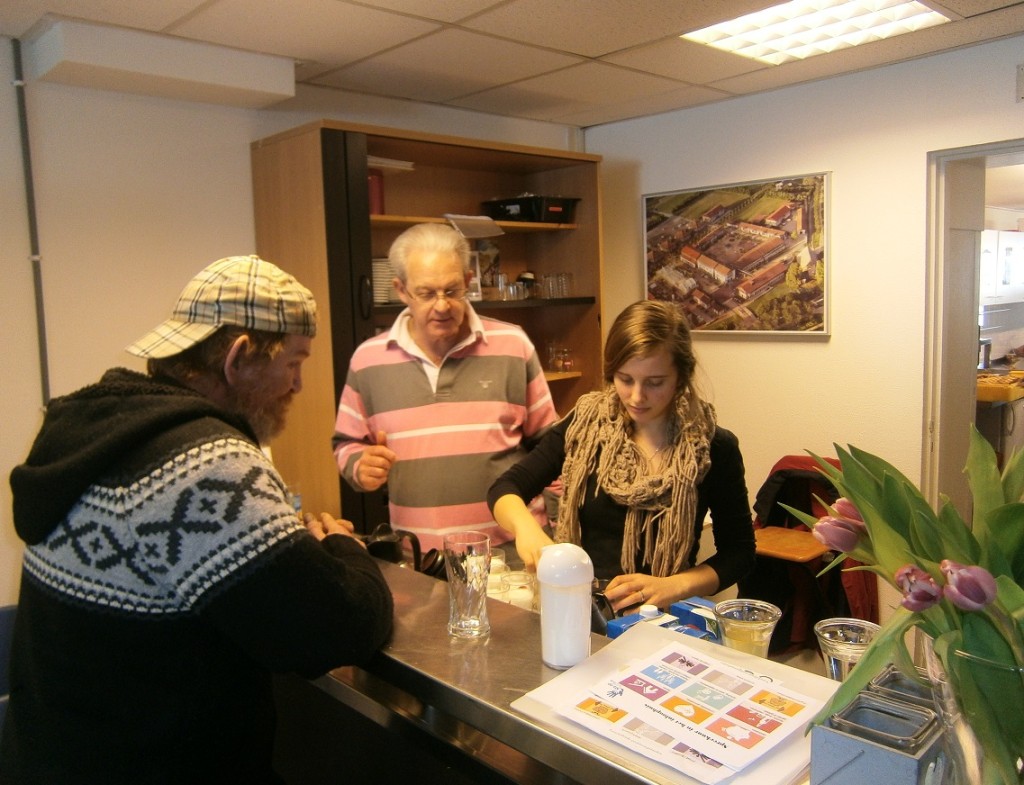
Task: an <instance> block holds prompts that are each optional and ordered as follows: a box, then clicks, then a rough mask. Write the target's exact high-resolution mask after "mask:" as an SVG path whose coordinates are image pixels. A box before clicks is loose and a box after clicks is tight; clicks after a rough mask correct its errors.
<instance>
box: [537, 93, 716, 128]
mask: <svg viewBox="0 0 1024 785" xmlns="http://www.w3.org/2000/svg"><path fill="white" fill-rule="evenodd" d="M732 97H733V96H732V95H730V94H729V93H725V92H722V91H721V90H712V89H709V88H706V87H681V88H679V89H678V90H670V91H669V92H667V93H659V94H658V95H650V96H645V97H643V98H637V99H635V100H632V101H620V102H617V103H615V104H611V105H609V106H600V107H595V108H592V109H585V110H583V111H579V112H569V113H566V114H564V115H553V116H552V117H551V118H550V120H551V121H552V122H557V123H565V124H567V125H575V126H579V127H581V128H586V127H587V126H591V125H601V124H602V123H613V122H616V121H618V120H628V119H632V118H635V117H648V116H650V115H655V114H661V113H663V112H671V111H675V110H677V109H685V108H687V107H691V106H701V105H703V104H709V103H713V102H715V101H721V100H723V99H725V98H732Z"/></svg>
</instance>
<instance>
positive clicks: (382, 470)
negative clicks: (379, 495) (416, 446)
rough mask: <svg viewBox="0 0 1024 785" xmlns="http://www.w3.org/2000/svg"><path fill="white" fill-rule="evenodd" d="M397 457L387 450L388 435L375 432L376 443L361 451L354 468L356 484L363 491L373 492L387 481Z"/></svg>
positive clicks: (392, 451) (382, 432)
mask: <svg viewBox="0 0 1024 785" xmlns="http://www.w3.org/2000/svg"><path fill="white" fill-rule="evenodd" d="M397 459H398V456H397V455H396V454H395V452H394V450H391V449H389V448H388V435H387V434H386V433H384V431H377V443H376V444H372V445H370V446H369V447H367V448H366V449H365V450H363V454H362V456H360V458H359V465H358V466H357V467H356V482H357V483H359V487H360V488H362V489H363V490H364V491H375V490H377V489H378V488H380V487H381V486H382V485H384V483H386V482H387V481H388V474H390V472H391V467H392V466H393V465H394V463H395V461H396V460H397Z"/></svg>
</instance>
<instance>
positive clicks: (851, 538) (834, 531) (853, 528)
mask: <svg viewBox="0 0 1024 785" xmlns="http://www.w3.org/2000/svg"><path fill="white" fill-rule="evenodd" d="M864 530H865V529H864V524H863V523H858V522H856V521H851V520H849V519H848V518H837V517H835V516H834V515H826V516H824V517H823V518H819V519H818V522H817V523H816V524H814V528H813V529H812V530H811V534H813V535H814V539H816V540H817V541H818V542H820V543H821V544H822V545H824V546H826V547H828V548H831V549H832V550H834V551H842V552H843V553H848V552H850V551H852V550H853V549H854V548H856V547H857V544H858V543H859V542H860V535H861V533H862V532H864Z"/></svg>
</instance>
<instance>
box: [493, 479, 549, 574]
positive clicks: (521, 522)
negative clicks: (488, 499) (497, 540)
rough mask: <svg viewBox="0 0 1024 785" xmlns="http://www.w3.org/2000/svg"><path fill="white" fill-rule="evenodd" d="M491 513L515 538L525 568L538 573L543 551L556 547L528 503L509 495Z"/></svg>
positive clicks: (502, 498)
mask: <svg viewBox="0 0 1024 785" xmlns="http://www.w3.org/2000/svg"><path fill="white" fill-rule="evenodd" d="M491 512H492V513H493V514H494V520H495V521H497V523H498V525H499V526H500V527H501V528H503V529H504V530H505V531H507V532H509V533H511V534H512V536H513V537H515V540H516V553H518V554H519V558H520V559H522V560H523V566H524V567H525V568H526V569H527V570H529V571H530V572H536V571H537V562H538V561H539V560H540V551H541V549H542V548H546V547H547V546H548V545H554V541H553V540H552V539H551V538H550V537H548V536H547V535H546V534H545V533H544V530H543V529H541V527H540V525H539V524H538V523H537V519H536V518H534V517H533V513H532V512H530V511H529V509H527V507H526V503H525V502H524V501H523V500H522V499H520V498H519V497H518V496H516V495H515V494H514V493H507V494H505V495H504V496H502V497H501V498H500V499H498V501H496V502H495V503H494V509H493V510H492V511H491Z"/></svg>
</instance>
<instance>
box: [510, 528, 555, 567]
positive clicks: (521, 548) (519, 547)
mask: <svg viewBox="0 0 1024 785" xmlns="http://www.w3.org/2000/svg"><path fill="white" fill-rule="evenodd" d="M533 524H534V525H533V527H532V529H530V528H527V527H525V526H524V527H522V528H524V529H526V531H524V532H522V533H520V532H519V531H516V552H517V553H518V554H519V558H520V559H522V560H523V566H524V567H525V568H526V569H527V570H528V571H529V572H536V571H537V562H538V561H540V552H541V550H542V549H544V548H546V547H547V546H549V545H554V544H555V541H554V540H552V539H551V538H550V537H548V536H547V535H546V534H545V533H544V530H543V529H541V528H540V527H539V526H537V524H536V521H534V522H533Z"/></svg>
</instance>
